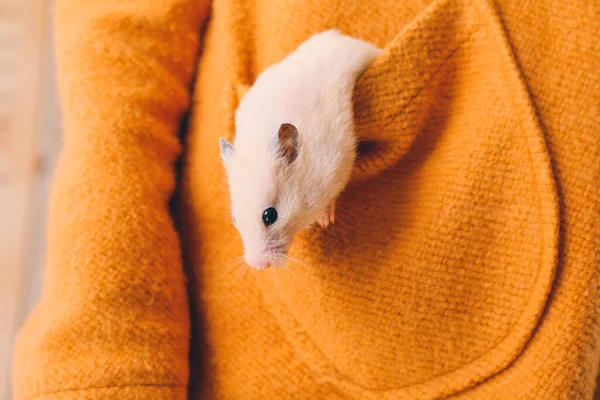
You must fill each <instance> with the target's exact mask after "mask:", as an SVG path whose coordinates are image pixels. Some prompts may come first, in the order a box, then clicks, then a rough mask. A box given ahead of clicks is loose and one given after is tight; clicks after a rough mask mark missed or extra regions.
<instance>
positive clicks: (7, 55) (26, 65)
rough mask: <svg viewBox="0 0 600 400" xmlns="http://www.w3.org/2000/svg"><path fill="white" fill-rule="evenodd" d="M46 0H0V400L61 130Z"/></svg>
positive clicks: (29, 301)
mask: <svg viewBox="0 0 600 400" xmlns="http://www.w3.org/2000/svg"><path fill="white" fill-rule="evenodd" d="M50 3H51V2H50V1H48V0H27V1H22V0H0V260H1V262H0V276H1V278H0V399H2V400H4V399H10V398H11V397H12V396H11V391H10V363H11V353H12V343H13V341H14V337H15V333H16V330H17V329H18V327H19V326H21V324H22V323H23V320H24V318H25V315H27V313H28V312H29V311H30V309H31V307H32V306H33V305H34V304H35V303H36V302H37V300H38V298H39V293H40V286H41V285H40V284H41V277H42V273H43V272H42V271H43V267H42V266H43V255H44V251H45V250H44V245H45V220H46V203H47V197H48V187H49V182H50V179H51V176H52V171H53V169H54V165H55V164H56V156H57V154H58V151H59V148H60V143H61V134H60V128H59V127H60V123H59V111H58V105H57V104H58V102H57V99H56V90H55V85H54V68H53V61H52V51H51V26H50V10H51V4H50Z"/></svg>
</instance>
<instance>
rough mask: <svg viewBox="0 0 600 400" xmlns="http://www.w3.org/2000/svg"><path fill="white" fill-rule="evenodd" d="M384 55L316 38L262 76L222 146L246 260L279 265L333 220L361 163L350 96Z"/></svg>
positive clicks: (334, 34)
mask: <svg viewBox="0 0 600 400" xmlns="http://www.w3.org/2000/svg"><path fill="white" fill-rule="evenodd" d="M381 52H382V50H381V49H379V48H377V47H376V46H374V45H372V44H370V43H367V42H365V41H362V40H359V39H355V38H352V37H349V36H346V35H343V34H341V33H340V32H338V31H336V30H329V31H324V32H321V33H318V34H316V35H314V36H312V37H310V38H309V39H308V40H306V41H305V42H304V43H302V44H301V45H300V46H299V47H298V48H297V49H296V50H295V51H294V52H292V53H291V54H289V55H288V56H287V57H286V58H284V59H283V60H282V61H281V62H279V63H277V64H274V65H272V66H270V67H269V68H267V69H266V70H265V71H264V72H262V73H261V74H260V75H259V76H258V78H257V79H256V82H255V83H254V85H253V86H252V87H251V88H250V89H249V90H248V92H247V93H246V94H245V95H244V96H243V97H242V99H241V101H240V104H239V106H238V108H237V109H236V112H235V131H236V134H235V140H234V141H233V142H234V143H230V142H228V141H227V140H226V139H224V138H220V151H221V159H222V162H223V164H224V167H225V171H226V176H227V180H228V183H229V192H230V197H231V213H232V217H233V223H234V225H235V227H236V228H237V230H238V231H239V233H240V235H241V238H242V242H243V245H244V259H245V261H246V263H247V264H249V265H250V266H251V267H254V268H256V269H265V268H268V267H269V266H273V267H278V266H282V265H283V264H284V262H285V260H286V258H287V252H288V250H289V248H290V246H291V243H292V239H293V237H294V236H295V235H296V234H297V233H298V232H300V231H301V230H303V229H306V228H308V227H309V226H311V225H312V224H313V223H315V222H316V223H318V224H319V225H321V226H322V227H324V228H327V227H328V226H329V224H330V223H334V222H335V203H336V199H337V197H338V196H339V194H340V193H341V192H342V190H343V189H344V188H345V186H346V185H347V183H348V181H349V179H350V175H351V172H352V168H353V164H354V159H355V157H356V137H355V134H354V121H353V105H352V92H353V88H354V84H355V82H356V79H357V78H358V77H359V76H360V74H361V73H362V72H363V71H364V70H366V69H367V67H368V66H369V65H371V64H372V63H373V62H374V61H375V60H376V59H377V57H379V55H380V54H381Z"/></svg>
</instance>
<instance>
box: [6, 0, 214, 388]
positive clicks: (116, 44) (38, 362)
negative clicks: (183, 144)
mask: <svg viewBox="0 0 600 400" xmlns="http://www.w3.org/2000/svg"><path fill="white" fill-rule="evenodd" d="M56 3H57V4H56V9H55V18H56V51H57V63H58V81H59V92H60V96H61V102H62V105H63V110H64V111H63V125H64V135H65V136H64V147H63V151H62V154H61V157H60V159H59V166H58V170H57V173H56V177H55V182H54V186H53V189H52V194H51V199H50V216H49V222H48V250H47V256H46V270H45V279H44V289H43V293H42V298H41V300H40V302H39V304H38V305H37V307H36V308H35V309H34V310H33V312H32V313H31V315H29V317H28V319H27V321H26V323H25V325H24V327H23V328H22V329H21V331H20V332H19V335H18V338H17V342H16V344H15V353H14V365H13V366H14V370H13V390H14V398H15V399H18V400H20V399H46V400H47V399H53V400H54V399H70V398H77V399H83V398H85V399H93V398H105V397H106V396H109V397H110V398H119V399H124V400H126V399H161V398H168V399H179V398H181V399H184V398H185V397H186V390H187V389H186V386H187V381H188V346H189V316H188V304H187V297H186V290H185V279H184V273H183V269H182V262H181V254H180V246H179V240H178V237H177V234H176V231H175V229H174V224H173V221H172V219H171V217H170V215H169V210H168V204H169V199H170V197H171V196H172V193H173V190H174V186H175V173H174V162H175V160H176V158H177V156H178V155H179V153H180V150H181V149H180V144H179V141H178V137H177V132H178V129H179V126H180V124H181V120H182V116H183V114H184V112H185V111H186V109H187V108H188V103H189V101H190V95H189V90H190V84H191V80H192V75H193V71H194V67H195V63H196V59H197V57H198V51H199V44H200V35H201V30H202V25H203V23H204V22H205V20H206V17H207V14H208V9H209V4H208V1H197V0H57V1H56Z"/></svg>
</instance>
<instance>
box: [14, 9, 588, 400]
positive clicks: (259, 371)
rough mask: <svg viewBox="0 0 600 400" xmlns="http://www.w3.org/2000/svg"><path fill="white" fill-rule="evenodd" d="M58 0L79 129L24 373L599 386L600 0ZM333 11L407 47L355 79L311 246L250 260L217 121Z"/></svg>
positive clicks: (264, 390) (61, 377) (369, 392)
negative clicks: (341, 166) (345, 162)
mask: <svg viewBox="0 0 600 400" xmlns="http://www.w3.org/2000/svg"><path fill="white" fill-rule="evenodd" d="M56 16H57V55H58V71H59V84H60V92H61V98H62V104H63V106H64V127H65V145H64V150H63V153H62V156H61V159H60V165H59V168H58V172H57V175H56V180H55V184H54V189H53V194H52V199H51V207H50V222H49V245H48V255H47V269H46V276H45V284H44V291H43V295H42V299H41V301H40V303H39V305H38V306H37V307H36V308H35V310H34V311H33V313H32V314H31V315H30V316H29V318H28V320H27V322H26V324H25V326H24V327H23V329H22V331H21V332H20V334H19V337H18V341H17V344H16V350H15V357H14V379H13V382H14V389H15V399H23V400H30V399H43V400H50V399H51V400H63V399H71V398H72V399H104V398H115V399H162V398H164V399H184V398H190V399H244V400H247V399H367V400H368V399H373V400H375V399H434V398H442V397H450V398H457V399H560V398H564V399H585V398H591V397H592V395H593V390H594V380H595V377H596V375H597V365H598V360H599V358H600V354H599V339H600V330H599V328H600V321H599V317H600V316H599V315H598V306H597V305H598V304H599V302H600V289H599V288H600V279H599V278H600V268H599V267H600V251H599V250H598V249H599V248H600V203H599V202H598V199H599V198H600V185H598V182H600V162H599V159H600V132H599V127H600V98H599V96H598V93H600V69H599V68H598V65H600V42H599V41H598V40H597V38H598V36H599V33H600V32H599V30H598V27H599V26H600V10H599V9H598V6H597V5H594V4H593V2H587V1H583V0H575V1H571V2H568V3H567V2H561V1H558V0H535V1H533V0H528V1H513V0H499V1H496V2H492V1H487V0H435V1H432V2H429V4H423V2H421V1H416V0H406V1H402V2H398V1H392V0H389V1H388V0H381V1H378V2H369V1H360V2H359V1H341V0H322V1H319V2H315V1H295V0H284V1H278V2H273V1H266V0H214V1H212V3H211V4H209V3H208V2H202V1H197V0H145V1H135V0H102V1H97V0H96V1H90V0H58V1H57V8H56ZM330 28H337V29H340V30H341V31H342V32H343V33H345V34H348V35H351V36H354V37H357V38H360V39H363V40H367V41H370V42H373V43H374V44H376V45H378V46H380V47H382V48H384V53H383V55H382V56H381V57H380V58H379V59H378V60H377V61H376V62H375V64H373V65H372V66H371V67H370V68H369V69H368V70H367V71H366V72H365V73H364V74H363V75H362V76H361V77H360V79H359V80H358V82H357V84H356V88H355V95H354V104H355V110H354V111H355V119H356V124H357V134H358V136H359V138H360V140H361V153H360V155H359V159H358V162H357V165H356V169H355V174H354V176H353V178H352V181H351V183H350V185H349V186H348V188H347V189H346V190H345V191H344V193H343V194H342V196H341V198H340V200H339V202H338V205H337V210H336V211H337V213H338V215H337V217H336V224H335V225H334V226H333V227H331V228H329V229H328V230H321V229H311V230H308V231H306V232H303V233H302V234H301V235H300V236H298V237H297V238H296V240H295V241H294V244H293V246H292V249H291V252H290V256H291V258H292V259H293V260H295V261H291V262H290V263H289V264H288V269H289V270H290V271H288V272H286V271H284V270H279V271H277V270H273V269H270V270H267V271H262V272H254V271H247V272H246V273H243V270H240V268H239V266H238V264H236V262H235V260H234V259H235V258H236V257H237V256H240V255H241V254H242V246H241V241H240V239H239V237H238V234H237V232H236V231H235V229H234V227H233V226H232V224H231V222H230V219H231V218H230V214H229V197H228V196H229V195H228V189H227V183H226V179H225V171H224V170H223V167H222V165H221V162H220V157H219V146H218V138H219V137H220V136H225V137H227V138H228V139H232V138H233V136H234V135H235V132H234V128H233V115H234V111H235V109H236V106H237V104H238V103H239V97H240V93H243V92H244V88H245V87H247V86H249V85H252V83H253V82H254V80H255V79H256V77H257V75H258V74H259V73H260V72H261V71H262V70H264V69H265V68H267V67H268V66H269V65H271V64H273V63H275V62H278V61H279V60H281V59H282V58H284V57H285V56H286V55H287V54H289V53H290V52H292V51H293V50H294V49H295V48H296V47H297V46H298V45H299V44H300V43H302V42H303V41H304V40H306V39H307V38H308V37H310V36H311V35H312V34H314V33H316V32H319V31H322V30H325V29H330ZM186 112H189V115H190V117H189V121H187V122H188V123H185V124H182V122H183V121H184V116H185V114H186ZM181 126H184V127H185V129H184V130H183V131H184V134H183V135H181V137H180V136H179V135H178V132H179V130H180V127H181ZM179 156H181V165H182V168H181V171H180V172H181V173H180V176H178V175H177V174H176V160H177V158H178V157H179ZM173 195H175V197H173ZM170 199H173V201H172V202H171V203H170ZM170 204H171V205H173V208H172V209H173V210H174V212H173V213H170V208H169V206H170ZM182 249H183V251H182Z"/></svg>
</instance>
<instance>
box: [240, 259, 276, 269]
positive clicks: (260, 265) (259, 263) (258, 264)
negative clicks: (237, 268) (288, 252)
mask: <svg viewBox="0 0 600 400" xmlns="http://www.w3.org/2000/svg"><path fill="white" fill-rule="evenodd" d="M246 262H247V263H248V264H250V265H251V266H252V267H254V268H256V269H267V268H269V267H270V266H271V265H270V264H269V262H268V261H267V260H265V259H264V258H246Z"/></svg>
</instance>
